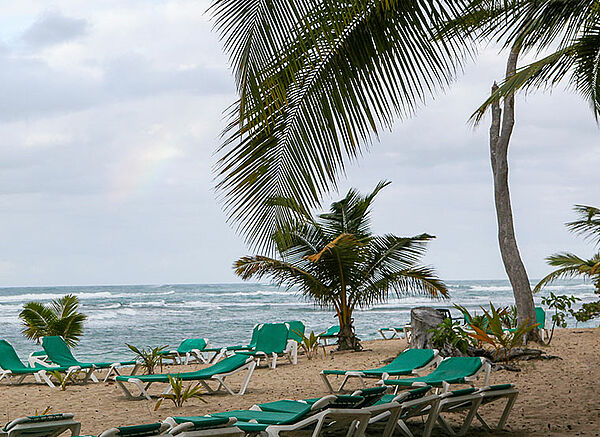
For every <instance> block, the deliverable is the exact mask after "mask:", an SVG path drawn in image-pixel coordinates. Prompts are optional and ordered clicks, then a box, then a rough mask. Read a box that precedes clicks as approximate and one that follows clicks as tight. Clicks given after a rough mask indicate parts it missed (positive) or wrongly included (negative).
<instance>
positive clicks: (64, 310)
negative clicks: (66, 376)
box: [19, 294, 87, 347]
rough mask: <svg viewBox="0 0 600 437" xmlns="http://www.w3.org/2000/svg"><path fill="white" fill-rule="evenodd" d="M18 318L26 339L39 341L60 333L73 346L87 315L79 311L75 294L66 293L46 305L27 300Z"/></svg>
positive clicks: (77, 340)
mask: <svg viewBox="0 0 600 437" xmlns="http://www.w3.org/2000/svg"><path fill="white" fill-rule="evenodd" d="M19 318H20V319H21V321H22V323H23V326H24V328H23V331H22V332H23V335H25V337H27V338H28V339H30V340H35V341H36V342H39V341H40V339H41V338H42V337H44V336H47V335H60V336H62V337H63V338H64V339H65V342H66V343H67V344H68V345H69V346H71V347H73V346H76V345H77V343H78V342H79V337H81V335H82V334H83V323H84V322H85V320H86V319H87V316H86V315H85V314H83V313H81V312H79V299H78V298H77V296H74V295H72V294H67V295H66V296H63V297H61V298H60V299H54V300H52V302H50V304H48V305H45V304H43V303H41V302H28V303H26V304H25V305H23V310H22V311H21V312H20V313H19Z"/></svg>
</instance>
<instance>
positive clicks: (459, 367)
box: [384, 357, 481, 387]
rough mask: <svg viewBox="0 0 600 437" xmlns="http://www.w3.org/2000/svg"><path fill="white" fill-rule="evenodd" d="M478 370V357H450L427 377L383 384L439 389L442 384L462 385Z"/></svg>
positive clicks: (394, 380)
mask: <svg viewBox="0 0 600 437" xmlns="http://www.w3.org/2000/svg"><path fill="white" fill-rule="evenodd" d="M480 368H481V360H480V359H479V358H478V357H451V358H447V359H445V360H444V361H442V362H441V363H440V365H439V366H438V367H437V368H436V369H435V370H434V371H433V372H431V373H430V374H429V375H425V376H421V377H416V378H405V379H386V380H385V381H384V383H385V384H386V385H399V386H403V387H410V386H412V385H413V383H416V382H418V383H425V384H427V385H432V386H435V387H440V386H441V385H442V383H443V382H447V383H448V384H464V382H465V378H467V377H469V376H473V375H474V374H475V373H477V371H478V370H479V369H480Z"/></svg>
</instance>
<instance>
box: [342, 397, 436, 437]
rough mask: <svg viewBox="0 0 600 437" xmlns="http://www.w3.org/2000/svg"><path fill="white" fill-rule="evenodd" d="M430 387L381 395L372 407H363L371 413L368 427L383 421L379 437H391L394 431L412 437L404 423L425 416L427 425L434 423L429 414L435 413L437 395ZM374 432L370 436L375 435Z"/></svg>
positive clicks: (433, 418)
mask: <svg viewBox="0 0 600 437" xmlns="http://www.w3.org/2000/svg"><path fill="white" fill-rule="evenodd" d="M368 390H373V389H371V388H369V389H363V390H358V391H355V392H354V393H352V395H353V396H360V395H363V394H364V393H365V391H368ZM430 390H431V387H430V386H426V387H419V388H417V389H413V390H409V391H405V392H402V393H400V394H386V395H383V396H382V397H381V398H380V399H379V400H378V401H377V402H375V403H374V404H373V405H371V406H368V407H365V409H366V410H367V411H369V412H370V413H371V418H370V419H369V426H371V425H374V424H378V423H379V422H382V421H385V429H384V430H383V431H381V432H380V434H378V435H380V436H381V437H391V436H392V435H393V433H394V429H397V430H398V431H399V432H400V433H402V434H404V435H406V436H409V437H410V436H412V433H411V431H410V429H409V428H408V425H407V423H406V421H407V420H408V419H409V418H411V417H422V416H427V423H429V422H430V421H433V422H435V417H433V416H431V415H430V413H431V412H432V411H433V412H434V413H435V406H436V405H437V403H438V402H439V395H436V394H431V393H430ZM375 432H376V431H375V430H373V432H371V433H370V434H371V435H376V434H375Z"/></svg>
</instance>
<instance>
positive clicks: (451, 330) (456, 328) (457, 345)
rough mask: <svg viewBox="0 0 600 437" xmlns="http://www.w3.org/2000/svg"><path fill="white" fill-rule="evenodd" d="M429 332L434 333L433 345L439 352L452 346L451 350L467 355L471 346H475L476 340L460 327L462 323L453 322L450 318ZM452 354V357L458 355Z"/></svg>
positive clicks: (432, 337)
mask: <svg viewBox="0 0 600 437" xmlns="http://www.w3.org/2000/svg"><path fill="white" fill-rule="evenodd" d="M428 332H431V333H433V335H432V336H431V344H432V345H433V347H435V348H436V349H439V350H444V349H446V348H447V347H448V346H450V348H451V349H456V350H458V351H459V352H460V353H462V354H466V353H467V349H468V348H469V346H471V345H473V344H474V340H473V339H472V338H471V337H470V336H469V335H468V334H467V333H466V332H465V330H464V329H463V328H462V327H461V326H460V322H458V321H452V319H450V318H446V319H444V321H443V322H442V323H440V324H439V325H438V326H437V327H436V328H433V329H429V330H428ZM451 352H452V353H451V355H456V354H455V353H453V352H454V351H451Z"/></svg>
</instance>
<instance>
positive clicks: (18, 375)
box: [0, 340, 81, 388]
mask: <svg viewBox="0 0 600 437" xmlns="http://www.w3.org/2000/svg"><path fill="white" fill-rule="evenodd" d="M80 370H81V368H80V367H78V366H72V367H48V364H47V365H46V366H40V365H37V366H32V367H29V366H26V365H25V364H23V362H22V361H21V359H20V358H19V356H18V355H17V352H16V351H15V349H14V348H13V347H12V345H11V344H10V343H9V342H8V341H6V340H0V381H1V380H2V379H4V378H6V379H7V380H8V383H9V384H13V383H14V382H16V383H17V384H21V383H22V382H23V380H24V379H25V378H26V377H27V376H30V375H31V376H33V377H34V378H35V379H36V381H38V382H41V381H44V382H45V383H46V384H48V385H49V386H50V387H52V388H54V387H55V385H54V383H53V382H52V380H51V379H50V375H49V374H48V373H49V372H61V373H64V374H65V377H66V378H69V377H70V376H71V375H72V374H73V373H76V372H78V371H80Z"/></svg>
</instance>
